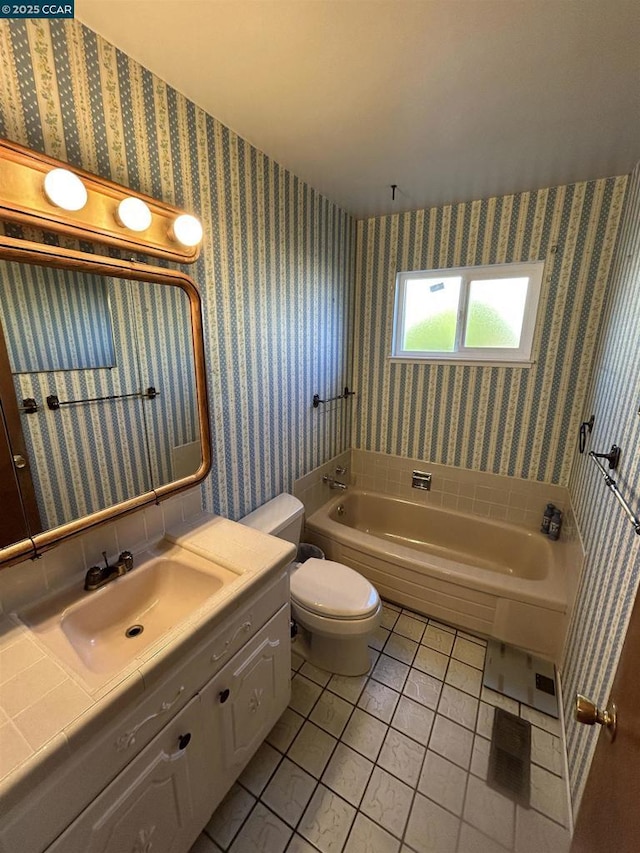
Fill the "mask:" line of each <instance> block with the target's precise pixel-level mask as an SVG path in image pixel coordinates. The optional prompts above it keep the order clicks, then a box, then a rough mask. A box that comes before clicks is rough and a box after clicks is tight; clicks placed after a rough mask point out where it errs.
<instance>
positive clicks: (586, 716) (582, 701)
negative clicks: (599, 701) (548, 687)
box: [576, 693, 618, 743]
mask: <svg viewBox="0 0 640 853" xmlns="http://www.w3.org/2000/svg"><path fill="white" fill-rule="evenodd" d="M576 720H577V721H578V722H579V723H584V725H585V726H594V725H596V723H597V724H598V725H599V726H604V727H605V728H606V730H607V734H608V735H609V740H610V741H611V743H613V741H614V740H615V737H616V730H617V726H618V709H617V708H616V706H615V703H614V702H611V703H610V704H609V705H608V706H607V707H606V708H605V709H604V711H601V710H600V708H598V706H597V705H595V704H594V703H593V702H592V701H591V699H587V697H586V696H583V695H582V694H581V693H576Z"/></svg>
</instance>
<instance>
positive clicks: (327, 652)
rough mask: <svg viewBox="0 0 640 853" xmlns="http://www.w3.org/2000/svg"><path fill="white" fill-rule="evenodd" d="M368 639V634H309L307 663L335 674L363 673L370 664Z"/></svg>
mask: <svg viewBox="0 0 640 853" xmlns="http://www.w3.org/2000/svg"><path fill="white" fill-rule="evenodd" d="M368 639H369V637H368V635H367V636H364V637H346V638H345V637H341V638H337V637H336V638H333V637H322V636H320V635H319V634H311V635H310V643H309V658H308V660H309V663H312V664H313V665H314V666H317V667H318V668H319V669H325V670H326V671H327V672H333V673H335V674H336V675H365V674H366V673H367V672H369V667H370V666H371V660H370V658H369V646H368V645H367V640H368Z"/></svg>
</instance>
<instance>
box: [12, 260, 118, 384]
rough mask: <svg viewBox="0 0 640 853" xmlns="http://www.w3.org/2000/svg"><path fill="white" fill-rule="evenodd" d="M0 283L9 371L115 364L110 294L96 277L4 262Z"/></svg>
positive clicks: (76, 368)
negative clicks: (0, 286)
mask: <svg viewBox="0 0 640 853" xmlns="http://www.w3.org/2000/svg"><path fill="white" fill-rule="evenodd" d="M0 280H1V281H2V288H0V319H2V324H3V328H4V334H5V339H6V342H7V347H8V350H9V360H10V362H11V370H12V372H13V373H37V372H40V371H44V370H79V369H85V368H88V367H113V366H114V365H115V359H116V355H115V351H114V348H113V333H112V329H111V315H110V311H109V294H108V291H107V286H106V284H105V282H104V280H103V279H101V278H100V276H97V275H91V274H87V273H85V274H84V275H80V274H78V273H77V272H76V271H70V270H57V269H53V268H51V267H38V266H33V265H31V266H29V265H28V264H17V263H7V262H4V261H3V262H1V263H0ZM36 340H37V346H34V342H35V341H36Z"/></svg>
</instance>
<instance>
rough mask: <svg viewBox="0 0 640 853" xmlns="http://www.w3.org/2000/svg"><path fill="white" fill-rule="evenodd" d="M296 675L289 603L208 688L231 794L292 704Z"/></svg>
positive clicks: (211, 716)
mask: <svg viewBox="0 0 640 853" xmlns="http://www.w3.org/2000/svg"><path fill="white" fill-rule="evenodd" d="M290 677H291V641H290V639H289V606H288V605H285V606H284V607H282V608H281V610H280V611H279V612H278V613H277V614H276V615H275V616H274V617H273V619H272V620H271V621H270V622H269V623H268V624H267V625H265V627H264V628H263V630H262V631H260V632H259V634H257V635H256V637H255V638H254V640H253V641H252V642H251V643H249V644H248V645H247V646H246V647H245V649H243V651H242V652H241V653H240V654H238V655H236V657H235V658H234V660H232V661H231V662H230V663H229V664H228V665H227V666H226V667H225V668H224V669H223V670H222V671H221V672H220V673H219V675H218V676H216V678H214V679H213V680H212V682H210V684H209V685H208V686H207V687H206V688H205V690H204V691H203V695H202V698H203V702H204V705H205V708H206V709H207V710H205V715H206V716H207V718H208V719H209V720H210V724H211V726H212V728H213V731H215V733H216V754H217V755H218V761H219V770H220V773H221V775H222V779H223V782H224V785H225V793H226V790H228V788H230V787H231V785H230V784H229V783H228V780H229V779H232V780H233V779H236V778H237V777H238V776H239V775H240V773H241V771H242V770H243V769H244V767H245V766H246V764H247V763H248V761H249V759H250V758H251V757H252V756H253V754H254V752H255V751H256V749H257V748H258V747H259V746H260V744H261V743H262V741H263V740H264V739H265V737H266V736H267V735H268V734H269V732H270V730H271V729H272V727H273V725H274V723H275V721H276V720H277V719H278V718H279V717H280V715H281V714H282V713H283V712H284V710H285V708H286V707H287V704H288V703H289V691H290ZM223 796H224V795H223ZM220 799H222V797H220ZM218 802H219V800H218Z"/></svg>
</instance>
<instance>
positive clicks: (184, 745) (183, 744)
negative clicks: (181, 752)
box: [178, 732, 191, 749]
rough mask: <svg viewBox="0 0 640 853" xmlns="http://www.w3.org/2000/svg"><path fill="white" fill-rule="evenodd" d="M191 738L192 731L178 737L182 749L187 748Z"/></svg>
mask: <svg viewBox="0 0 640 853" xmlns="http://www.w3.org/2000/svg"><path fill="white" fill-rule="evenodd" d="M190 740H191V732H187V733H186V735H180V737H179V738H178V746H179V747H180V749H186V748H187V747H188V746H189V742H190Z"/></svg>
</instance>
